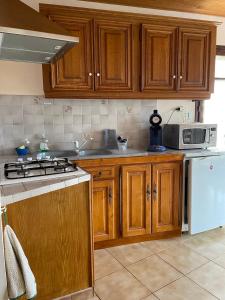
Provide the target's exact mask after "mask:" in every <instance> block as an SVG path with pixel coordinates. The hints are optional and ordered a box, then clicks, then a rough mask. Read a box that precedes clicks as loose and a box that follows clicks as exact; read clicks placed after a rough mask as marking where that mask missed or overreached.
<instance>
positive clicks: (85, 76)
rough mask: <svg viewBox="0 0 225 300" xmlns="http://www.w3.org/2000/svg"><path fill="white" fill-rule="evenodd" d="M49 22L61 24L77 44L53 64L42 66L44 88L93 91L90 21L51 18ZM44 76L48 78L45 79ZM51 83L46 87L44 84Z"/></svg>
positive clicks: (60, 17) (74, 18)
mask: <svg viewBox="0 0 225 300" xmlns="http://www.w3.org/2000/svg"><path fill="white" fill-rule="evenodd" d="M51 20H53V21H55V22H57V23H59V24H61V25H62V26H63V27H64V28H65V29H67V30H68V31H69V32H70V33H71V34H72V35H73V36H76V37H79V43H78V44H76V45H75V46H74V47H73V48H72V49H71V50H69V51H68V52H67V53H66V54H65V55H64V56H63V57H62V58H61V59H59V60H58V61H57V62H56V63H55V64H52V65H51V67H50V70H49V66H46V65H44V66H43V68H44V84H45V88H47V89H49V88H50V89H51V90H52V91H57V90H59V91H62V90H67V91H68V90H69V91H74V92H75V91H91V90H93V89H94V76H93V75H94V74H93V73H94V67H93V53H92V51H93V50H92V49H93V47H92V46H93V41H92V38H93V35H92V27H93V26H92V23H93V22H92V20H91V19H85V18H76V17H72V18H71V17H62V16H54V17H53V16H52V17H51ZM46 76H50V78H49V79H46V78H45V77H46ZM49 81H50V82H51V84H50V87H49V85H48V86H46V83H48V82H49Z"/></svg>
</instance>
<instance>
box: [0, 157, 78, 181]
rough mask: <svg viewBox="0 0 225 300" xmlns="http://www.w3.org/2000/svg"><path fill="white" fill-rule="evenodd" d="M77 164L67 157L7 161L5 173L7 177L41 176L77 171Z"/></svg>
mask: <svg viewBox="0 0 225 300" xmlns="http://www.w3.org/2000/svg"><path fill="white" fill-rule="evenodd" d="M77 170H78V169H77V167H76V165H74V164H72V163H71V162H70V161H69V160H68V159H67V158H54V159H43V160H33V161H19V162H13V163H7V164H5V166H4V175H5V177H6V178H7V179H20V178H31V177H40V176H46V175H55V174H64V173H71V172H75V171H77Z"/></svg>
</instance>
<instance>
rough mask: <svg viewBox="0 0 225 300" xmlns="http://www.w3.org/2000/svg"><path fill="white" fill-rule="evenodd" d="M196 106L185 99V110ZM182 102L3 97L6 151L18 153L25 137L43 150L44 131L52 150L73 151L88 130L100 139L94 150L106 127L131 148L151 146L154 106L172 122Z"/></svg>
mask: <svg viewBox="0 0 225 300" xmlns="http://www.w3.org/2000/svg"><path fill="white" fill-rule="evenodd" d="M193 105H194V103H193V102H190V101H182V106H183V107H184V108H185V111H189V110H193ZM177 106H178V102H175V103H174V105H168V104H167V100H164V101H156V100H136V101H134V100H94V101H93V100H92V101H90V100H76V101H74V100H54V99H50V100H49V99H48V100H47V99H44V98H42V97H35V96H0V154H11V153H15V148H16V147H17V146H19V145H21V144H22V143H23V142H24V140H25V138H28V139H29V140H30V141H31V146H32V150H38V146H39V142H40V139H41V135H42V133H45V135H46V137H47V138H48V139H49V143H50V148H51V149H73V147H74V145H73V141H74V140H75V139H77V138H80V137H81V135H83V134H88V135H90V136H92V137H94V142H91V143H90V144H89V145H87V147H88V148H96V147H101V146H102V130H103V129H106V128H108V129H116V130H117V133H118V134H119V135H122V136H124V137H127V138H128V140H129V147H134V148H145V149H146V147H147V145H148V140H149V138H148V137H149V135H148V132H149V116H150V115H151V113H152V112H153V109H157V108H159V109H160V110H161V111H162V116H163V118H164V122H167V121H168V119H169V117H170V115H171V113H172V109H174V108H176V107H177ZM190 106H192V107H191V108H190ZM190 117H191V118H193V115H192V116H190ZM184 118H185V113H177V112H176V113H175V114H174V115H173V118H172V119H171V122H172V121H175V122H183V120H184ZM190 121H193V120H192V119H191V120H190Z"/></svg>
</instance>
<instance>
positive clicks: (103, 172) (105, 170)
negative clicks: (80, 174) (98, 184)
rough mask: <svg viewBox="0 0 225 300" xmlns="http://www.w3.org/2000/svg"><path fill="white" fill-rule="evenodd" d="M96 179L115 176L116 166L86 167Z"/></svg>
mask: <svg viewBox="0 0 225 300" xmlns="http://www.w3.org/2000/svg"><path fill="white" fill-rule="evenodd" d="M85 170H86V171H87V172H89V173H90V174H91V175H92V176H93V179H94V180H98V179H108V178H113V177H115V167H101V168H85Z"/></svg>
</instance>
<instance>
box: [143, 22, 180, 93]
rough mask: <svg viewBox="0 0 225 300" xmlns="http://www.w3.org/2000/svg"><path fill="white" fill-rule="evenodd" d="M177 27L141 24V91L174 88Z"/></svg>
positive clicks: (169, 89)
mask: <svg viewBox="0 0 225 300" xmlns="http://www.w3.org/2000/svg"><path fill="white" fill-rule="evenodd" d="M177 31H178V30H177V27H174V26H160V25H151V24H143V25H142V91H148V90H163V91H173V90H175V88H176V73H177V70H176V68H177V67H176V56H177V50H176V39H177Z"/></svg>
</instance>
